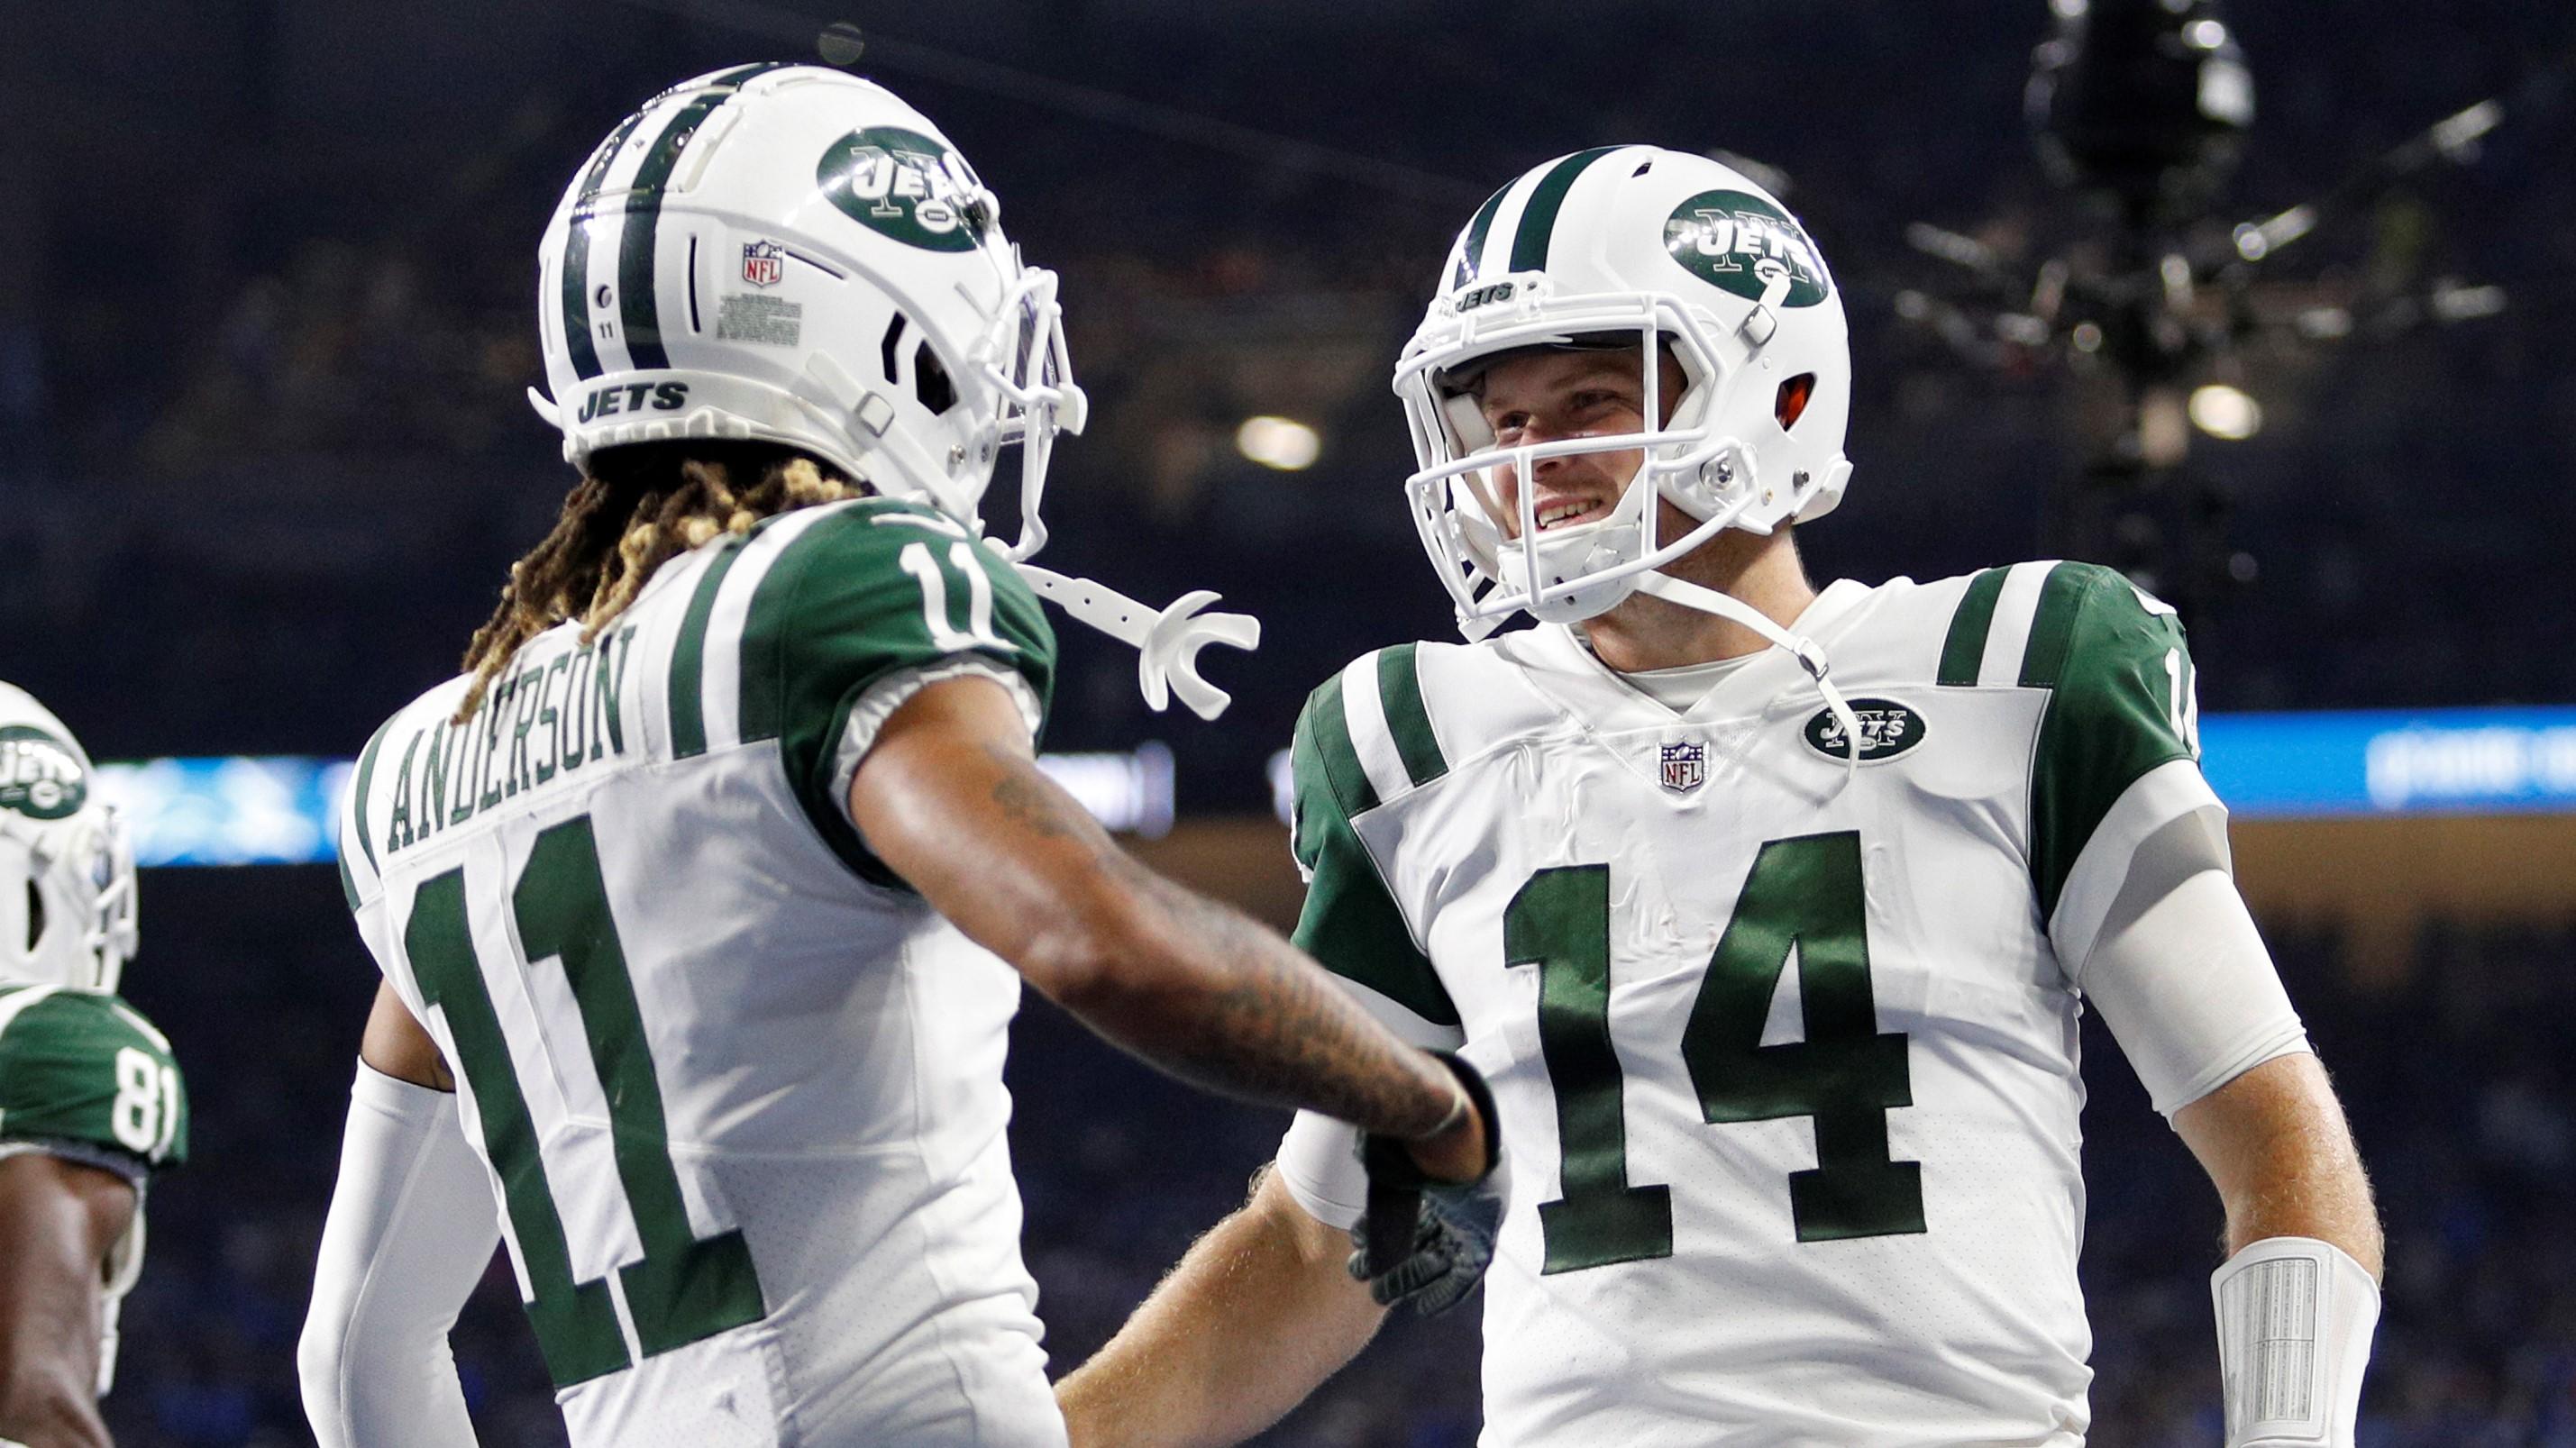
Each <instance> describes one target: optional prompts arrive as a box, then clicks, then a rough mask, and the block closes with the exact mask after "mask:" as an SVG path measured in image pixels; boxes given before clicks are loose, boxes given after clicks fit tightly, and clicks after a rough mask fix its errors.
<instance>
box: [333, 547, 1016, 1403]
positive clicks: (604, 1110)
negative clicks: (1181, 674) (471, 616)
mask: <svg viewBox="0 0 2576 1448" xmlns="http://www.w3.org/2000/svg"><path fill="white" fill-rule="evenodd" d="M1054 658H1055V640H1054V636H1053V634H1052V633H1051V632H1050V630H1049V629H1048V626H1047V623H1046V620H1045V618H1044V616H1043V615H1042V614H1041V612H1040V610H1039V606H1038V603H1037V600H1036V597H1035V596H1034V595H1033V594H1031V593H1030V592H1029V590H1028V588H1027V585H1026V584H1025V583H1024V582H1022V581H1021V579H1020V578H1019V576H1018V575H1017V574H1016V573H1015V572H1014V571H1013V570H1012V568H1011V566H1010V565H1009V564H1008V563H1006V562H1004V561H1003V560H1002V559H1001V558H1000V557H999V556H997V555H996V554H994V553H993V552H992V551H991V550H990V549H988V548H986V547H985V546H984V545H983V544H982V543H980V542H978V541H976V540H975V539H973V538H972V537H970V536H969V535H968V534H967V533H966V531H965V530H964V529H962V528H960V527H959V526H958V525H957V524H956V523H954V522H951V521H950V520H948V519H947V518H945V517H943V516H942V515H940V514H938V513H936V512H934V511H932V510H930V509H928V508H923V507H919V506H915V505H911V504H906V503H899V502H891V501H884V500H861V501H853V502H845V503H835V504H828V505H824V506H819V507H811V508H804V509H799V510H795V511H792V512H788V513H784V514H781V515H779V516H776V517H773V518H769V519H767V520H764V521H763V522H761V523H760V524H758V525H757V526H755V527H754V528H752V529H751V530H750V532H749V533H748V535H747V536H746V535H731V536H724V537H720V538H718V539H715V540H712V541H710V542H708V543H706V544H703V545H702V546H700V547H698V548H696V549H695V550H693V551H691V552H688V553H685V554H682V555H680V556H678V557H676V558H673V559H671V560H670V561H668V562H666V563H664V564H663V565H662V566H661V568H660V569H659V570H658V571H657V572H656V573H655V574H654V576H653V577H652V578H651V579H650V580H649V581H648V582H647V583H646V585H645V587H644V589H643V591H642V592H641V593H640V595H639V596H638V597H637V599H636V600H635V602H634V603H633V605H632V606H630V607H629V608H628V609H627V610H626V611H625V612H624V613H623V614H621V615H620V616H619V617H617V618H616V619H615V620H613V621H612V622H611V623H609V624H608V625H607V627H606V628H605V629H603V630H602V631H601V632H600V633H599V635H598V636H597V637H596V638H595V639H592V640H590V641H588V642H585V641H584V640H583V639H582V637H581V630H580V628H579V627H577V626H575V625H570V624H567V625H563V626H560V627H558V628H555V629H553V630H551V631H549V632H547V633H545V634H543V635H540V636H539V637H537V638H536V639H533V640H531V641H530V642H529V643H528V644H527V645H526V647H524V648H522V649H521V650H520V651H519V653H518V655H517V656H516V657H515V658H513V659H512V660H511V662H510V664H509V666H508V668H507V669H506V671H504V672H503V673H502V674H501V675H500V676H499V677H498V678H497V679H496V680H495V682H494V685H493V688H492V691H491V693H490V695H489V697H488V698H486V699H485V701H484V702H483V704H482V706H481V707H480V708H479V709H478V710H477V711H476V712H475V713H474V714H472V715H471V716H469V717H468V718H467V719H466V720H465V721H464V722H463V723H461V724H460V723H456V722H453V720H452V716H453V715H454V713H455V711H456V709H457V706H458V704H459V702H460V701H461V700H462V698H463V695H464V692H465V688H466V681H465V680H464V679H456V680H451V681H449V682H448V683H447V684H444V685H442V686H440V687H439V688H437V689H434V690H432V691H430V692H429V693H428V694H426V695H424V696H423V697H422V698H421V699H419V700H418V701H416V702H415V703H413V704H412V705H410V706H409V707H407V708H405V709H404V710H403V711H402V712H401V713H399V714H397V715H396V716H395V717H394V718H393V719H392V720H391V721H390V722H389V723H387V724H386V726H385V727H384V728H383V729H382V730H380V731H379V732H378V733H377V735H376V737H375V738H374V740H373V741H372V742H370V743H369V744H368V746H367V748H366V751H365V752H364V753H363V754H362V755H361V756H360V758H359V761H358V765H357V771H356V775H355V778H354V780H353V783H352V788H351V790H350V792H349V798H350V803H349V806H348V809H347V812H346V814H345V815H344V819H343V826H342V830H343V838H342V842H341V850H340V854H341V859H342V861H343V871H344V881H345V883H346V884H347V886H348V894H349V904H350V908H351V909H352V910H353V911H354V912H355V913H356V915H357V919H358V925H359V929H360V932H361V933H362V934H363V935H364V937H365V939H366V942H367V944H368V947H369V948H370V949H371V950H372V951H373V953H374V955H375V957H376V960H377V962H378V964H379V965H380V966H381V967H382V969H383V971H384V976H385V979H386V980H387V981H388V982H390V983H391V985H392V986H393V989H394V990H395V992H396V993H397V994H399V995H400V996H401V997H402V999H403V1002H404V1003H405V1004H406V1005H407V1006H409V1007H410V1008H411V1011H412V1013H413V1015H414V1016H416V1017H417V1018H418V1019H419V1020H420V1021H421V1023H422V1024H423V1025H424V1026H425V1027H426V1028H427V1029H428V1030H429V1032H430V1034H431V1035H432V1036H433V1037H434V1038H435V1039H436V1040H437V1042H438V1045H439V1049H440V1050H441V1051H442V1052H444V1053H445V1055H446V1058H447V1060H448V1062H449V1063H450V1064H451V1065H452V1066H453V1067H454V1068H455V1070H456V1075H457V1081H458V1094H459V1106H460V1109H461V1111H462V1114H463V1121H464V1125H465V1131H466V1136H467V1138H468V1140H469V1141H470V1142H471V1143H472V1145H473V1147H474V1150H475V1152H476V1154H477V1155H478V1156H480V1157H481V1158H482V1159H483V1161H484V1162H485V1164H486V1165H487V1166H488V1168H489V1169H490V1172H491V1175H492V1180H493V1188H494V1194H495V1197H496V1199H497V1201H498V1203H499V1205H500V1207H501V1209H502V1210H501V1220H502V1224H503V1229H504V1237H505V1239H506V1241H507V1243H508V1246H509V1249H510V1257H511V1261H512V1264H513V1266H514V1267H515V1268H516V1270H517V1275H518V1279H519V1288H520V1294H521V1297H522V1300H523V1301H524V1302H525V1303H526V1305H527V1310H528V1316H529V1319H530V1321H531V1322H532V1324H533V1325H534V1327H535V1329H536V1337H537V1343H538V1347H539V1348H540V1350H541V1351H542V1353H543V1355H544V1358H545V1363H546V1367H547V1370H548V1372H549V1374H550V1375H551V1377H552V1378H553V1381H554V1383H555V1386H556V1390H557V1393H556V1396H557V1401H558V1402H559V1403H560V1404H561V1405H562V1407H563V1410H564V1417H565V1422H566V1424H567V1427H568V1428H569V1430H570V1434H571V1439H572V1442H573V1443H574V1444H575V1445H577V1448H594V1445H596V1448H608V1445H616V1448H639V1445H641V1448H654V1445H671V1448H681V1445H687V1448H727V1445H744V1448H841V1445H858V1444H868V1443H893V1442H902V1443H920V1444H941V1445H976V1448H1004V1445H1007V1448H1051V1445H1061V1444H1062V1443H1063V1442H1064V1427H1063V1422H1062V1419H1061V1417H1060V1416H1059V1415H1058V1414H1057V1412H1056V1409H1055V1406H1054V1401H1053V1398H1052V1395H1051V1394H1050V1392H1049V1390H1048V1387H1047V1382H1046V1373H1045V1355H1044V1353H1043V1352H1042V1351H1041V1350H1040V1348H1039V1346H1038V1337H1039V1326H1038V1322H1037V1318H1036V1316H1035V1312H1034V1307H1035V1301H1036V1296H1037V1292H1036V1287H1035V1284H1034V1283H1033V1282H1032V1281H1031V1280H1030V1278H1029V1276H1028V1273H1027V1271H1026V1270H1025V1268H1024V1267H1023V1266H1022V1263H1021V1260H1020V1255H1019V1232H1020V1201H1019V1194H1018V1189H1017V1187H1016V1186H1015V1185H1014V1183H1013V1180H1012V1176H1011V1167H1010V1160H1009V1155H1008V1149H1007V1145H1006V1142H1005V1138H1004V1126H1005V1124H1006V1122H1007V1121H1008V1119H1009V1115H1010V1101H1009V1097H1008V1095H1007V1093H1006V1092H1005V1091H1004V1089H1003V1086H1002V1059H1003V1050H1004V1044H1005V1038H1006V1033H1007V1028H1008V1025H1009V1022H1010V1020H1011V1017H1012V1015H1013V1014H1014V1012H1015V1011H1016V1010H1017V1008H1018V1004H1019V998H1020V981H1019V977H1018V976H1017V975H1016V974H1014V973H1013V972H1012V971H1011V969H1010V968H1009V967H1008V966H1006V965H1004V964H1003V963H1002V962H1001V961H999V960H997V959H995V958H994V957H993V956H991V955H990V954H987V953H986V952H984V951H982V950H980V949H978V948H976V947H975V946H974V945H972V944H971V943H969V942H968V941H967V940H966V939H965V938H964V937H963V936H961V935H959V934H958V932H957V931H956V930H955V928H954V927H952V926H950V925H949V924H948V923H947V922H946V921H945V920H944V919H942V918H941V917H940V916H939V915H938V914H937V913H936V912H934V911H932V910H931V909H930V907H929V906H928V905H927V904H925V903H924V902H923V901H922V900H921V899H920V898H919V897H918V896H916V895H914V894H912V893H910V892H909V891H907V890H905V889H904V888H903V887H902V885H901V882H900V881H899V880H897V879H896V878H895V877H894V876H893V874H892V873H891V872H889V871H888V870H887V869H886V868H885V866H884V865H883V864H882V863H880V862H879V861H877V860H876V859H875V858H874V857H873V856H872V855H871V854H869V852H868V849H867V846H866V842H865V841H864V840H863V839H862V838H861V837H860V836H859V834H858V832H857V830H856V829H855V828H854V827H853V826H852V824H851V821H850V819H849V816H848V813H847V808H846V803H845V801H846V800H847V798H848V794H849V785H850V780H851V777H852V774H853V772H854V771H855V769H856V768H857V766H858V762H859V759H860V757H861V755H862V754H863V753H864V751H865V749H866V747H867V746H868V744H869V743H870V742H872V740H873V739H874V737H875V732H876V730H877V729H878V728H879V727H880V726H881V725H882V724H883V723H884V720H885V718H886V717H887V715H889V714H890V713H891V712H892V711H893V709H894V708H895V707H896V706H897V705H898V704H899V703H900V702H901V701H902V700H903V699H905V698H908V697H910V693H911V692H912V691H913V690H916V689H917V688H919V687H921V686H922V685H923V684H924V683H926V682H930V681H936V680H938V679H942V678H947V677H951V676H955V675H959V674H981V675H984V676H986V677H989V678H992V679H995V680H996V681H998V682H1000V683H1001V684H1002V685H1003V686H1004V687H1005V688H1007V689H1009V690H1010V691H1011V692H1012V693H1013V694H1014V696H1015V697H1016V698H1017V699H1018V700H1019V701H1020V704H1021V707H1022V710H1023V712H1024V714H1025V715H1026V716H1027V718H1028V722H1029V724H1030V727H1031V729H1032V731H1033V732H1034V731H1035V730H1036V729H1037V728H1038V726H1039V724H1040V723H1041V721H1042V719H1043V716H1044V710H1045V704H1046V699H1047V695H1048V690H1049V688H1050V685H1051V681H1052V676H1053V671H1054Z"/></svg>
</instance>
